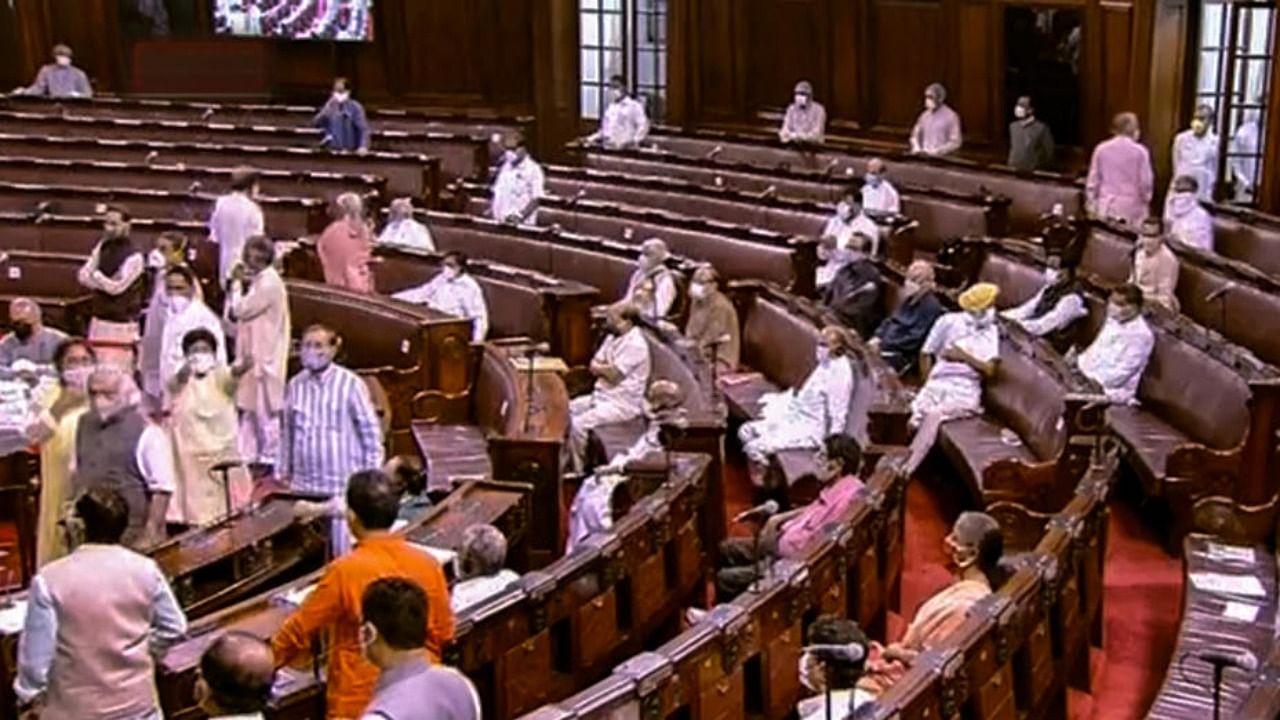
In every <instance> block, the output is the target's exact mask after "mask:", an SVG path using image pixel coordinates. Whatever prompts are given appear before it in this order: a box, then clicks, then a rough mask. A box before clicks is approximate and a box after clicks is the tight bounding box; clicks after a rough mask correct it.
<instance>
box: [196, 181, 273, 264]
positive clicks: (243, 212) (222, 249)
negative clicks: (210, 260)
mask: <svg viewBox="0 0 1280 720" xmlns="http://www.w3.org/2000/svg"><path fill="white" fill-rule="evenodd" d="M257 196H258V172H257V171H256V170H254V169H253V168H247V167H240V168H236V169H235V171H234V172H232V173H231V192H229V193H227V194H226V195H223V196H222V197H220V198H218V202H216V203H215V204H214V206H213V214H212V215H210V216H209V241H210V242H213V243H217V245H218V281H219V283H220V284H221V285H222V286H226V284H227V278H229V277H231V270H232V269H233V268H234V267H235V265H236V263H238V262H240V256H241V254H242V253H243V252H244V243H245V241H246V240H248V239H249V238H251V237H253V236H254V235H262V234H263V232H264V231H263V228H264V227H265V223H264V222H263V219H262V208H260V207H258V203H257V202H255V201H254V198H256V197H257Z"/></svg>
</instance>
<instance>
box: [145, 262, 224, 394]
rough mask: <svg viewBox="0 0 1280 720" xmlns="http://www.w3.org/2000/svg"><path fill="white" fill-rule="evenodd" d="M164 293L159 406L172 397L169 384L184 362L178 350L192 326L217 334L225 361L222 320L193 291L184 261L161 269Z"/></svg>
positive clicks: (192, 280) (220, 355)
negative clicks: (161, 387)
mask: <svg viewBox="0 0 1280 720" xmlns="http://www.w3.org/2000/svg"><path fill="white" fill-rule="evenodd" d="M164 287H165V295H166V297H167V298H168V302H169V311H168V313H167V314H166V315H165V320H164V335H163V337H162V338H161V340H160V368H159V370H160V381H161V382H162V383H164V385H165V387H164V393H163V398H164V400H165V402H164V405H163V407H165V408H166V409H167V407H168V404H169V402H170V401H171V400H172V395H171V394H170V392H169V391H170V389H171V388H170V384H171V383H172V382H173V378H174V376H175V375H177V374H178V370H180V369H181V368H182V366H183V363H185V362H186V355H185V354H184V353H183V351H182V339H183V338H185V337H186V336H187V333H189V332H191V331H192V330H196V329H204V330H207V331H208V332H209V333H210V334H212V335H213V336H214V337H215V338H217V340H218V342H217V347H216V348H215V353H216V357H217V359H218V362H220V363H223V364H226V362H227V349H226V338H225V337H223V332H222V320H221V319H220V318H219V317H218V316H217V314H216V313H214V312H213V311H212V310H210V309H209V306H208V305H205V304H204V301H203V300H201V299H200V298H199V297H197V295H196V287H197V284H196V277H195V274H194V273H192V272H191V269H190V268H188V267H186V266H185V265H175V266H173V267H171V268H169V269H168V270H166V271H165V273H164Z"/></svg>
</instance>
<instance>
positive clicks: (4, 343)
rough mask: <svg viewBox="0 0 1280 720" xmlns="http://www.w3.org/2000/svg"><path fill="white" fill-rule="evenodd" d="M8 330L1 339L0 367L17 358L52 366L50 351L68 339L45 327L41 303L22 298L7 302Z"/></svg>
mask: <svg viewBox="0 0 1280 720" xmlns="http://www.w3.org/2000/svg"><path fill="white" fill-rule="evenodd" d="M9 330H10V332H9V334H8V335H5V336H4V339H2V340H0V369H4V368H8V367H9V366H11V365H13V364H14V363H15V362H17V361H18V360H26V361H27V362H30V363H34V364H36V365H52V364H53V351H54V350H56V349H57V348H58V344H59V343H61V342H62V341H63V340H66V339H67V334H66V333H64V332H62V331H61V330H55V329H53V328H49V327H45V326H44V321H43V314H42V313H41V311H40V305H39V304H38V303H36V301H34V300H32V299H31V298H25V297H19V298H14V299H13V301H12V302H10V303H9Z"/></svg>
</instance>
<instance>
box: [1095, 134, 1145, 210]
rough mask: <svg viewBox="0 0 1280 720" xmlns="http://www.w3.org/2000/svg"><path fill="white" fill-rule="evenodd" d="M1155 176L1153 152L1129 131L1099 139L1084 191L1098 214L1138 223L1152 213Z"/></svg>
mask: <svg viewBox="0 0 1280 720" xmlns="http://www.w3.org/2000/svg"><path fill="white" fill-rule="evenodd" d="M1154 188H1155V179H1154V177H1153V176H1152V172H1151V154H1150V153H1148V152H1147V148H1146V147H1144V146H1143V145H1141V144H1140V143H1138V142H1136V141H1135V140H1133V139H1132V138H1130V137H1128V136H1126V135H1117V136H1115V137H1113V138H1111V139H1110V140H1107V141H1105V142H1101V143H1098V146H1097V147H1096V148H1094V151H1093V159H1092V160H1091V161H1090V163H1089V179H1088V180H1087V181H1086V183H1085V195H1086V197H1087V198H1088V201H1089V205H1090V207H1091V208H1092V209H1093V214H1094V216H1095V217H1098V218H1102V219H1104V220H1105V219H1115V220H1123V221H1124V222H1126V223H1128V225H1129V226H1130V227H1137V226H1138V225H1139V224H1140V223H1141V222H1142V220H1143V218H1145V217H1146V216H1147V215H1149V214H1150V206H1151V194H1152V192H1153V190H1154Z"/></svg>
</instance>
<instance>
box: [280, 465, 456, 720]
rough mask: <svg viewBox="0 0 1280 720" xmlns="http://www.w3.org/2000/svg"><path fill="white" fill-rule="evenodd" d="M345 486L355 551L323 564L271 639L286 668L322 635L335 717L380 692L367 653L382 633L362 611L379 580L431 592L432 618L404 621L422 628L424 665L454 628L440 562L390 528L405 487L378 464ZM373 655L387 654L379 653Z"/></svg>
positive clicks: (329, 706) (359, 708)
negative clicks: (298, 603)
mask: <svg viewBox="0 0 1280 720" xmlns="http://www.w3.org/2000/svg"><path fill="white" fill-rule="evenodd" d="M343 484H344V485H346V491H345V493H344V495H345V498H346V502H345V510H344V517H345V522H346V524H347V526H348V527H349V528H350V531H351V535H352V536H353V537H355V539H356V545H355V549H353V550H352V551H351V552H350V553H348V554H346V555H343V556H342V557H339V558H337V559H336V560H334V561H332V562H330V563H329V564H328V565H326V566H325V568H324V573H323V574H322V575H321V576H320V580H319V582H317V583H316V584H315V585H314V586H313V589H312V590H311V592H310V593H309V594H308V595H307V597H306V599H305V600H304V601H303V602H302V604H301V605H300V606H299V607H298V609H297V610H295V611H294V612H293V614H291V615H290V616H289V617H288V618H287V619H286V620H285V621H284V624H283V625H281V627H280V629H279V630H278V631H277V632H276V634H275V636H274V637H272V638H271V650H272V654H273V655H274V657H275V666H276V668H282V667H286V666H288V665H291V664H293V663H294V662H296V661H297V660H300V659H303V658H310V657H311V653H312V647H313V643H314V642H315V640H316V638H317V636H319V635H320V634H321V633H323V634H324V635H325V638H326V640H327V642H326V647H327V649H328V654H329V659H328V669H327V672H326V673H325V679H326V688H325V700H326V703H325V708H326V711H327V712H328V715H327V717H328V718H330V719H331V720H333V719H336V718H356V717H360V716H361V712H363V711H364V710H365V708H366V706H367V705H368V704H369V702H370V700H371V699H372V698H373V696H374V692H375V684H376V683H377V680H378V667H377V666H375V665H374V664H372V663H370V661H369V660H368V659H366V658H368V657H369V656H370V654H371V653H370V650H371V649H372V647H373V646H375V645H377V637H378V635H379V633H378V632H377V627H376V626H373V627H372V628H371V627H370V626H371V623H370V618H369V616H368V615H367V614H362V612H361V610H362V608H361V604H362V603H361V598H363V597H364V595H365V593H366V591H367V590H368V588H369V587H370V586H372V585H373V584H374V583H376V582H378V581H383V582H385V580H383V579H384V578H397V580H396V582H403V583H410V584H413V585H416V586H417V588H418V589H419V592H420V593H422V594H423V595H424V596H425V598H426V600H425V602H426V606H427V617H423V618H417V619H416V622H411V623H406V624H407V625H412V626H413V627H415V628H416V630H415V637H414V640H416V641H417V642H414V643H413V646H414V647H413V648H412V651H413V654H414V655H416V656H417V658H419V659H420V660H422V661H423V662H427V661H430V662H439V661H440V653H441V650H442V649H443V648H444V646H445V645H447V644H448V643H449V642H450V641H451V640H453V633H454V619H453V610H452V609H451V608H450V605H449V586H448V583H447V582H446V581H445V576H444V570H443V568H441V567H440V563H439V562H438V561H437V560H436V559H435V558H434V557H432V556H431V554H430V553H425V552H423V551H422V549H421V548H419V547H415V546H413V545H411V544H410V543H409V542H408V541H407V540H406V539H405V538H404V537H403V536H402V535H400V534H397V533H393V532H391V526H392V525H393V524H394V523H395V521H396V515H397V511H398V510H399V506H400V488H399V486H398V485H396V484H395V482H394V481H392V480H391V478H389V477H387V475H386V473H384V472H382V471H381V470H378V469H376V468H375V469H369V470H362V471H360V472H357V473H354V474H353V475H352V476H351V478H350V481H349V482H345V481H344V483H343ZM375 614H376V613H375ZM371 629H372V630H373V632H371ZM384 631H385V628H384ZM399 640H400V638H398V637H396V638H395V640H394V641H395V642H397V644H399ZM402 649H403V650H409V648H402ZM372 655H373V656H374V657H375V658H378V659H383V658H384V656H382V655H381V653H379V652H377V651H375V652H374V653H372ZM418 700H419V702H425V699H424V698H419V699H418Z"/></svg>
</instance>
